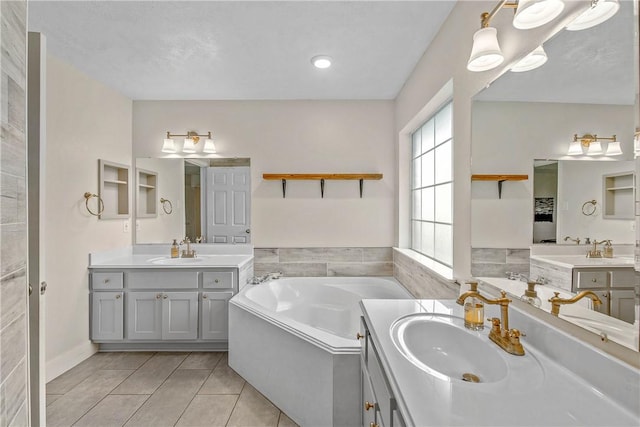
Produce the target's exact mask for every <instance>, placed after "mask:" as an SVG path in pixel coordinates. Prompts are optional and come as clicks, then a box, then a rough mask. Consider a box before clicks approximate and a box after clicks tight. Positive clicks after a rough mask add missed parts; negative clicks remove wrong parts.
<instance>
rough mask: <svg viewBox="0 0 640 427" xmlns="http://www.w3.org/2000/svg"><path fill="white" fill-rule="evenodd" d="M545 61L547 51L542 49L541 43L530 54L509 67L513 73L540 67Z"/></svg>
mask: <svg viewBox="0 0 640 427" xmlns="http://www.w3.org/2000/svg"><path fill="white" fill-rule="evenodd" d="M545 62H547V53H546V52H545V51H544V48H543V47H542V45H540V46H538V47H537V48H535V49H534V50H533V51H532V52H531V53H530V54H528V55H527V56H525V57H524V58H522V59H521V60H520V61H519V62H518V63H517V64H516V65H515V66H514V67H513V68H511V71H513V72H514V73H521V72H523V71H531V70H534V69H536V68H538V67H541V66H542V65H543V64H544V63H545Z"/></svg>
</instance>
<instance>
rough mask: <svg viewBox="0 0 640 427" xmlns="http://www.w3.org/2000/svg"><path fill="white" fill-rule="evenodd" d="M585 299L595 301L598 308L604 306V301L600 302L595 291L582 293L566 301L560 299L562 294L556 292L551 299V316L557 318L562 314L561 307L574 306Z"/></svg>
mask: <svg viewBox="0 0 640 427" xmlns="http://www.w3.org/2000/svg"><path fill="white" fill-rule="evenodd" d="M584 297H589V298H591V301H593V304H594V305H595V306H596V307H598V306H599V305H600V304H602V301H600V298H598V295H596V294H595V293H593V291H582V292H580V293H579V294H577V295H575V296H573V297H571V298H566V299H565V298H560V292H554V296H552V297H551V298H549V302H550V303H551V314H553V315H554V316H557V315H558V314H560V305H562V304H573V303H574V302H576V301H580V300H581V299H582V298H584Z"/></svg>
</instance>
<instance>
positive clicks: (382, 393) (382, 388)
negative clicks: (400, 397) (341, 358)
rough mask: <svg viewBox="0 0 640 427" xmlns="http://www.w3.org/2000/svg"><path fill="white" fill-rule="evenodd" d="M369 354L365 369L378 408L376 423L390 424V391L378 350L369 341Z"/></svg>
mask: <svg viewBox="0 0 640 427" xmlns="http://www.w3.org/2000/svg"><path fill="white" fill-rule="evenodd" d="M369 345H370V347H369V355H368V358H367V359H368V360H367V370H368V371H369V376H370V377H371V386H372V388H373V394H374V395H375V400H376V404H377V405H378V409H379V410H380V415H381V416H382V418H381V419H379V421H378V424H380V425H385V426H390V425H391V392H390V391H389V387H388V385H387V379H386V377H385V376H384V373H383V371H382V365H381V364H380V359H379V357H378V352H377V350H376V348H375V346H374V345H373V343H369Z"/></svg>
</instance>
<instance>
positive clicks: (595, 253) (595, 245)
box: [587, 239, 607, 258]
mask: <svg viewBox="0 0 640 427" xmlns="http://www.w3.org/2000/svg"><path fill="white" fill-rule="evenodd" d="M606 242H607V241H606V240H602V241H600V242H598V241H597V240H596V239H593V249H591V250H590V251H587V258H602V252H601V251H600V249H598V245H600V244H602V243H606Z"/></svg>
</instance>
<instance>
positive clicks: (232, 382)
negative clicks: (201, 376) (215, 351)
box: [198, 357, 245, 394]
mask: <svg viewBox="0 0 640 427" xmlns="http://www.w3.org/2000/svg"><path fill="white" fill-rule="evenodd" d="M244 383H245V381H244V379H243V378H242V377H241V376H240V375H238V374H236V372H235V371H234V370H233V369H231V368H230V367H229V365H228V364H227V359H226V357H223V358H222V359H221V360H220V362H219V363H218V365H217V366H216V368H215V369H214V370H213V372H212V373H211V375H210V376H209V378H208V379H207V381H206V382H205V383H204V385H203V386H202V388H201V389H200V391H199V392H198V394H240V392H241V391H242V387H243V386H244Z"/></svg>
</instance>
